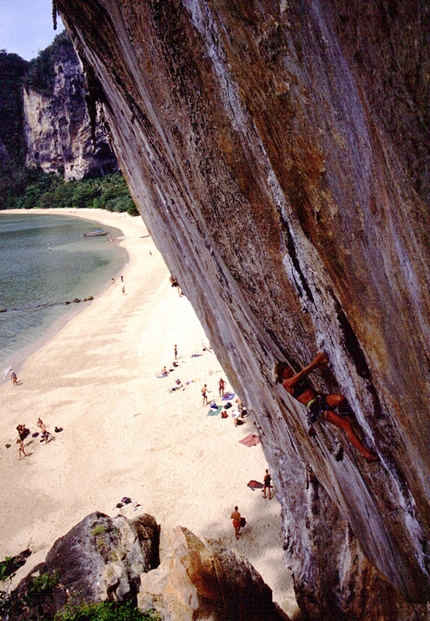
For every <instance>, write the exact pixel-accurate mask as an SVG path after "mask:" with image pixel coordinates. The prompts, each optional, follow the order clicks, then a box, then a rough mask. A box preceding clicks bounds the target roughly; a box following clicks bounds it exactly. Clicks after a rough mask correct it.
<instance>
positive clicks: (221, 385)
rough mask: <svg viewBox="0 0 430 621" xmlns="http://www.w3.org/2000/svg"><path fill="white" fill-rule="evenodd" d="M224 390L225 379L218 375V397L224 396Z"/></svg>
mask: <svg viewBox="0 0 430 621" xmlns="http://www.w3.org/2000/svg"><path fill="white" fill-rule="evenodd" d="M224 390H225V381H224V380H223V379H222V377H220V378H219V382H218V391H219V396H220V397H223V396H224Z"/></svg>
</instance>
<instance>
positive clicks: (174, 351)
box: [173, 345, 178, 360]
mask: <svg viewBox="0 0 430 621" xmlns="http://www.w3.org/2000/svg"><path fill="white" fill-rule="evenodd" d="M173 353H174V354H175V360H177V358H178V346H177V345H175V347H174V348H173Z"/></svg>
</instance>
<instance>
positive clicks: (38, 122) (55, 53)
mask: <svg viewBox="0 0 430 621" xmlns="http://www.w3.org/2000/svg"><path fill="white" fill-rule="evenodd" d="M51 47H52V52H51V54H50V56H49V62H48V61H47V62H46V63H43V64H40V66H39V65H38V64H37V59H36V61H33V63H34V64H33V65H31V64H30V71H29V74H30V75H29V78H30V79H28V78H27V83H26V85H25V87H24V89H23V106H24V118H25V136H26V144H27V165H28V166H34V165H39V166H40V167H41V168H42V170H44V171H45V172H47V173H50V172H55V173H57V172H61V173H62V174H64V178H65V179H66V180H70V179H82V178H83V177H90V176H100V175H105V174H107V173H110V172H114V171H116V170H118V163H117V159H116V157H115V154H114V152H113V151H112V148H111V147H110V145H109V142H108V140H107V136H106V133H105V130H104V126H103V124H102V122H100V119H96V118H93V119H91V118H90V114H89V111H88V106H87V94H88V93H87V89H86V85H85V77H84V74H83V72H82V68H81V66H80V64H79V61H78V58H77V56H76V53H75V51H74V49H73V46H72V44H71V42H70V39H69V38H68V36H67V33H63V34H61V35H58V37H57V39H56V41H55V42H54V44H53V45H52V46H51ZM48 52H49V48H48V50H45V51H44V52H42V53H41V55H44V54H45V55H47V53H48ZM42 71H45V72H48V73H49V72H51V73H52V76H50V79H47V76H46V75H43V76H40V77H39V76H35V75H34V74H37V73H40V72H42ZM38 77H39V79H37V78H38ZM40 82H42V87H41V88H40ZM38 83H39V84H38ZM38 86H39V87H38ZM94 112H95V111H94Z"/></svg>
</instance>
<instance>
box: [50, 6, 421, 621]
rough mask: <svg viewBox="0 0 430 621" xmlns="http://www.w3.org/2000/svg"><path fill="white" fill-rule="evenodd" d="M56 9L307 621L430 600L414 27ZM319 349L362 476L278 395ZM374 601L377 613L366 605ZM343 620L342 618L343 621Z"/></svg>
mask: <svg viewBox="0 0 430 621" xmlns="http://www.w3.org/2000/svg"><path fill="white" fill-rule="evenodd" d="M424 4H425V3H420V2H418V0H417V1H416V2H415V1H413V0H411V1H410V2H403V3H400V2H395V1H393V2H383V1H382V0H381V1H377V2H362V0H351V1H350V2H348V3H345V2H341V1H340V0H338V1H337V0H331V2H325V1H324V2H323V1H322V0H321V1H320V2H318V1H317V0H315V1H312V0H307V1H305V0H303V1H299V0H290V1H289V2H286V1H285V0H278V1H275V0H273V1H272V0H265V1H264V2H261V1H260V2H258V1H257V0H255V1H254V2H253V1H252V0H246V1H245V0H237V1H235V2H227V1H226V0H140V1H139V2H135V1H134V0H121V1H120V0H116V1H114V0H103V1H101V0H100V1H96V0H85V2H84V1H83V0H80V1H79V0H67V2H66V1H65V0H57V6H58V9H59V11H60V13H61V16H62V18H63V20H64V22H65V23H66V25H67V28H68V30H69V32H70V34H71V37H72V40H73V41H74V44H75V46H76V48H77V51H78V53H79V55H80V56H81V58H82V60H83V63H84V65H85V67H86V70H87V75H88V77H89V79H90V84H91V87H92V92H93V95H94V97H96V98H97V99H98V100H99V101H101V102H102V104H103V106H104V108H105V113H106V116H107V118H108V120H109V125H110V130H111V132H112V137H113V141H114V144H115V149H116V152H117V155H118V157H119V159H120V161H121V165H122V167H123V170H124V173H125V176H126V178H127V180H128V183H129V185H130V188H131V191H132V194H133V197H134V199H135V201H136V204H137V205H138V206H139V209H140V211H141V213H142V215H143V216H144V219H145V222H146V224H147V226H148V228H149V229H150V231H151V233H152V235H153V237H154V240H155V242H156V243H157V245H158V247H159V249H160V251H161V252H162V254H163V256H164V258H165V260H166V262H167V264H168V266H169V268H170V270H171V271H172V273H174V275H175V276H176V277H177V279H178V281H179V283H180V285H181V287H182V288H183V290H184V292H185V293H186V295H187V297H188V298H189V299H190V300H191V302H192V304H193V306H194V308H195V310H196V312H197V314H198V316H199V318H200V320H201V321H202V323H203V325H204V327H205V329H206V331H207V334H208V336H209V337H210V340H211V344H212V346H213V348H214V350H215V351H216V354H217V356H218V358H219V360H220V362H221V364H222V365H223V367H224V369H225V371H226V373H227V374H228V377H229V380H230V382H231V383H232V384H233V386H234V387H235V390H236V391H237V392H238V394H239V395H240V396H241V398H242V399H243V401H244V402H246V403H247V405H248V406H249V408H250V409H251V410H252V412H253V413H254V415H255V418H256V424H257V426H258V428H259V430H260V433H261V438H262V443H263V447H264V450H265V453H266V456H267V458H268V460H269V463H270V466H271V468H272V470H273V471H274V478H275V483H276V488H277V490H278V494H279V498H280V500H281V503H282V506H283V521H284V532H285V550H286V561H287V563H288V565H289V566H290V567H291V568H292V571H293V575H294V580H295V586H296V591H297V596H298V601H299V603H300V605H301V607H302V610H303V611H304V614H305V616H307V617H308V618H313V619H320V618H321V619H332V618H333V619H343V618H351V617H352V618H356V619H369V620H370V619H372V620H373V619H375V618H379V616H378V615H384V614H385V615H386V617H385V618H389V619H409V618H413V615H415V614H419V613H420V612H424V611H425V610H426V602H427V600H428V596H429V575H428V567H429V556H428V555H429V552H428V549H427V541H428V539H429V520H430V511H429V502H428V501H429V495H430V487H429V481H430V477H429V459H428V446H429V444H430V425H429V402H430V396H429V377H430V369H429V343H430V339H429V336H430V334H429V332H430V330H429V295H428V290H429V280H430V279H429V268H430V265H429V250H428V243H429V222H428V220H429V193H430V185H429V182H430V179H429V136H428V127H429V108H428V101H429V74H430V61H429V53H428V52H429V49H428V32H429V25H430V24H429V21H430V18H429V8H428V7H427V6H424ZM318 350H324V351H325V352H326V353H327V354H328V356H329V359H330V368H327V369H325V370H322V371H321V372H318V373H317V374H315V375H314V379H315V385H316V387H318V388H319V389H321V390H322V391H333V390H334V391H337V392H342V393H344V394H345V395H346V397H347V399H348V401H349V404H350V406H351V408H352V410H353V411H354V414H355V417H356V426H357V428H358V429H359V434H360V435H361V437H362V438H363V440H364V441H365V442H366V443H367V444H368V446H369V447H370V448H371V449H372V450H375V451H376V452H377V453H378V455H379V456H380V459H381V461H380V463H377V464H367V463H366V460H365V459H364V457H363V456H362V455H361V454H360V453H359V452H357V451H356V449H354V448H353V447H351V445H350V444H349V443H348V442H347V441H346V439H345V437H344V436H343V435H342V433H341V432H340V431H339V430H338V429H336V428H335V427H333V426H332V425H329V424H327V425H325V426H324V425H320V424H317V436H316V438H314V439H312V438H310V437H309V436H308V434H307V426H306V416H305V411H304V410H305V408H304V407H302V406H301V405H300V404H298V403H297V402H295V401H293V400H292V399H290V397H289V396H288V395H287V393H286V392H285V390H284V389H282V388H280V387H279V386H276V385H275V384H274V382H273V377H272V367H273V364H274V362H275V361H276V360H278V359H286V360H288V361H289V362H290V363H291V365H292V366H293V367H294V368H295V369H299V368H301V367H302V366H303V365H304V364H307V363H308V362H310V360H311V359H312V358H313V357H314V355H315V354H316V352H317V351H318ZM372 593H373V595H370V594H372ZM348 615H350V616H348Z"/></svg>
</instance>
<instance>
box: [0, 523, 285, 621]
mask: <svg viewBox="0 0 430 621" xmlns="http://www.w3.org/2000/svg"><path fill="white" fill-rule="evenodd" d="M159 534H160V528H159V526H158V525H157V523H156V521H155V519H154V518H153V517H152V516H150V515H148V514H144V515H142V516H140V517H138V518H136V519H134V520H128V519H127V518H125V517H123V516H117V517H114V518H110V517H108V516H107V515H104V514H103V513H91V515H89V516H87V517H86V518H85V519H84V520H82V522H80V523H79V524H77V525H76V526H75V527H74V528H72V530H71V531H70V532H69V533H67V535H65V536H64V537H61V538H60V539H58V540H57V541H56V542H55V543H54V545H53V546H52V548H51V550H50V551H49V552H48V554H47V556H46V560H45V562H44V563H41V564H40V565H37V566H36V567H35V568H34V569H33V571H31V572H30V573H29V574H28V576H27V577H26V578H24V579H23V580H21V582H20V583H19V585H18V587H17V588H16V589H15V591H13V593H12V596H11V602H10V606H8V609H7V610H6V609H2V610H0V613H1V614H3V613H4V617H3V616H2V617H1V618H5V619H6V618H7V619H8V621H27V620H28V621H30V620H32V619H43V620H44V621H51V620H52V619H54V617H55V615H56V613H57V612H58V611H60V610H61V609H62V608H63V607H64V606H66V605H72V606H76V605H79V604H82V603H92V602H101V601H116V602H131V603H133V604H136V602H137V601H138V602H139V607H140V608H141V609H142V610H143V611H146V610H150V609H152V608H155V609H156V610H157V611H158V612H159V613H160V618H161V619H162V620H163V621H188V620H189V621H198V620H199V619H202V620H203V619H205V620H206V621H263V620H264V621H285V620H287V619H288V617H287V616H286V615H285V614H284V613H283V612H282V611H280V610H278V608H277V606H276V605H275V604H273V602H272V591H271V589H270V588H269V587H268V586H267V585H266V584H265V583H264V582H263V580H262V578H261V576H260V575H259V574H258V573H257V571H256V570H255V569H254V568H253V567H252V566H251V565H250V564H249V563H248V561H247V560H246V559H245V558H243V557H240V556H239V555H238V554H236V553H235V552H234V551H231V550H227V549H225V548H222V547H221V546H220V545H219V544H218V543H217V542H216V541H213V540H211V541H205V542H204V543H203V542H202V541H200V539H198V538H197V537H196V536H195V535H193V534H192V533H191V532H190V531H188V530H187V529H186V528H181V527H177V528H176V529H174V530H173V531H172V532H171V533H170V534H168V536H167V538H168V540H169V542H170V546H169V548H170V550H169V555H168V556H167V558H166V559H165V560H163V563H162V564H161V565H159V541H160V537H159ZM157 567H158V569H157ZM141 584H142V586H141ZM140 590H141V593H139V591H140Z"/></svg>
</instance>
